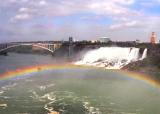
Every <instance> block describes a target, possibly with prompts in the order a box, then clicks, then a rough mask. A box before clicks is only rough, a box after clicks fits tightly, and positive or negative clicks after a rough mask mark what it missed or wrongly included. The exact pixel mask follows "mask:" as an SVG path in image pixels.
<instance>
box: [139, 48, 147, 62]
mask: <svg viewBox="0 0 160 114" xmlns="http://www.w3.org/2000/svg"><path fill="white" fill-rule="evenodd" d="M146 57H147V48H146V49H144V51H143V54H142V57H141V58H140V60H143V59H145V58H146Z"/></svg>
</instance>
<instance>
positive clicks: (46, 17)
mask: <svg viewBox="0 0 160 114" xmlns="http://www.w3.org/2000/svg"><path fill="white" fill-rule="evenodd" d="M159 20H160V0H0V43H1V42H12V41H36V40H68V37H69V36H72V37H73V38H75V39H77V40H92V39H93V40H96V39H98V38H99V37H110V38H111V40H113V41H120V40H122V41H133V40H136V39H139V40H140V41H145V42H146V41H149V38H150V36H151V32H156V34H157V37H158V38H159V39H160V21H159Z"/></svg>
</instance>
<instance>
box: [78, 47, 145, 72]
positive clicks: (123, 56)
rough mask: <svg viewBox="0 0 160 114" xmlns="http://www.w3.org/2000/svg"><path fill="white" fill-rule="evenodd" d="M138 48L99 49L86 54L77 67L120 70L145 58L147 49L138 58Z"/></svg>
mask: <svg viewBox="0 0 160 114" xmlns="http://www.w3.org/2000/svg"><path fill="white" fill-rule="evenodd" d="M139 50H140V49H139V48H135V47H131V48H122V47H101V48H99V49H95V50H91V51H89V52H87V53H86V54H85V55H84V57H83V58H82V60H80V61H77V62H75V64H77V65H91V66H98V67H106V68H107V69H120V68H122V67H123V66H125V65H127V64H129V63H130V62H134V61H138V60H140V59H141V60H142V59H144V58H145V57H146V56H147V49H145V50H144V52H143V54H142V57H140V53H139Z"/></svg>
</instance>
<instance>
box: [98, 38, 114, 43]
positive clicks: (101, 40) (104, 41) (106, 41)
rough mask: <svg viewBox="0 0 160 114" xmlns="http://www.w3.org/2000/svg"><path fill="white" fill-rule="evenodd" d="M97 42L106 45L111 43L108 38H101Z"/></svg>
mask: <svg viewBox="0 0 160 114" xmlns="http://www.w3.org/2000/svg"><path fill="white" fill-rule="evenodd" d="M99 41H100V42H101V43H108V42H109V41H111V40H110V38H109V37H101V38H100V39H99Z"/></svg>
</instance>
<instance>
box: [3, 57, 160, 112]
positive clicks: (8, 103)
mask: <svg viewBox="0 0 160 114" xmlns="http://www.w3.org/2000/svg"><path fill="white" fill-rule="evenodd" d="M55 62H56V60H55V59H54V58H52V57H51V56H40V55H26V54H9V56H7V57H4V56H0V72H4V71H6V70H10V69H16V68H20V67H24V66H32V65H35V64H48V63H55ZM59 62H63V61H59ZM123 75H124V74H118V73H117V72H114V71H111V70H103V69H96V68H76V69H61V70H51V71H40V72H38V73H34V74H30V75H28V76H25V77H22V78H19V79H17V80H15V79H11V80H6V81H0V85H1V87H0V114H47V113H49V112H50V111H51V110H52V111H53V110H54V111H56V112H59V113H60V114H160V108H159V106H160V89H159V88H155V87H152V86H150V85H148V84H146V83H144V82H143V81H139V80H135V79H131V78H128V77H126V76H123ZM49 110H50V111H49Z"/></svg>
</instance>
